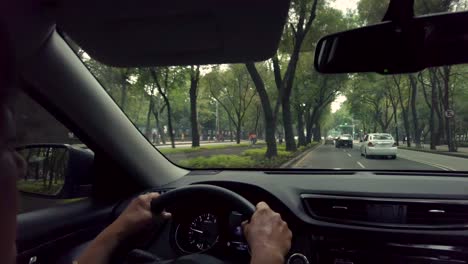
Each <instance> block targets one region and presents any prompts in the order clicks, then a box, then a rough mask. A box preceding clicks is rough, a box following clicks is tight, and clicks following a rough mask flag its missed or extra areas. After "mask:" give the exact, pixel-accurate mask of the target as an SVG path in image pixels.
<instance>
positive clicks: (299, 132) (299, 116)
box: [296, 109, 307, 147]
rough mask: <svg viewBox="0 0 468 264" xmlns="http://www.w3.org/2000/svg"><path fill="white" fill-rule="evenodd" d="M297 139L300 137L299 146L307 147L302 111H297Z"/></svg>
mask: <svg viewBox="0 0 468 264" xmlns="http://www.w3.org/2000/svg"><path fill="white" fill-rule="evenodd" d="M296 112H297V137H298V142H297V146H298V147H300V146H306V145H307V143H306V138H305V135H304V117H303V112H302V111H301V110H300V109H297V111H296Z"/></svg>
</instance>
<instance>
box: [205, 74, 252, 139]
mask: <svg viewBox="0 0 468 264" xmlns="http://www.w3.org/2000/svg"><path fill="white" fill-rule="evenodd" d="M214 73H215V74H216V73H217V72H214ZM209 87H210V92H211V95H212V96H213V98H214V99H215V100H216V101H217V102H218V103H219V104H220V105H221V106H222V108H223V109H224V110H225V111H226V113H227V115H228V117H229V119H230V120H231V122H232V123H233V124H234V126H235V128H236V143H237V144H240V140H241V131H242V126H243V122H244V120H245V115H246V113H247V110H248V109H249V107H250V105H251V104H252V102H253V99H254V97H255V94H256V93H255V90H254V89H253V88H252V86H251V83H250V78H249V76H248V72H247V71H246V70H245V68H243V67H242V66H240V65H231V66H230V67H229V70H227V71H226V72H224V74H223V78H222V79H221V78H220V79H212V81H211V82H210V85H209ZM217 132H219V131H217Z"/></svg>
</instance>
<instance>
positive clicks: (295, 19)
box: [272, 0, 318, 151]
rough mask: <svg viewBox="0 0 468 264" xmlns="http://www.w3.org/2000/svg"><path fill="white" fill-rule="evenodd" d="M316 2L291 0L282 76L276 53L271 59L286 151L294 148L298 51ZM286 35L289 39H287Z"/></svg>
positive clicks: (312, 18)
mask: <svg viewBox="0 0 468 264" xmlns="http://www.w3.org/2000/svg"><path fill="white" fill-rule="evenodd" d="M317 4H318V0H313V1H312V3H310V2H308V1H306V0H295V1H292V3H291V11H290V15H289V19H288V24H287V25H286V27H285V30H286V32H285V35H286V36H287V37H286V39H285V41H286V42H292V51H291V53H290V54H288V58H289V59H283V60H284V61H288V62H287V67H286V71H285V72H284V75H283V76H282V75H281V64H280V62H279V59H278V55H276V56H274V57H273V59H272V62H273V69H274V76H275V83H276V87H277V89H278V91H279V95H280V96H279V97H280V99H281V106H282V114H283V126H284V137H285V142H286V150H287V151H295V150H296V143H295V141H294V132H293V121H292V114H291V104H290V98H291V93H292V88H293V84H294V77H295V73H296V69H297V64H298V61H299V53H300V52H301V48H302V44H303V42H304V40H305V38H306V35H307V33H309V31H310V29H311V27H312V23H313V22H314V20H315V17H316V11H317ZM288 37H289V38H290V39H288Z"/></svg>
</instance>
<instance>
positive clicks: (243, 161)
mask: <svg viewBox="0 0 468 264" xmlns="http://www.w3.org/2000/svg"><path fill="white" fill-rule="evenodd" d="M317 144H318V143H317V142H312V143H311V144H309V145H307V146H303V147H300V148H298V151H297V152H289V151H286V150H285V149H286V146H285V145H284V144H283V145H278V156H276V157H274V158H272V159H267V158H266V157H265V153H266V147H262V148H252V149H248V150H245V151H243V152H242V154H241V155H213V156H210V157H197V158H192V159H186V160H182V161H181V162H179V163H178V164H179V165H180V166H183V167H188V168H195V169H205V168H232V169H238V168H278V167H279V166H281V165H282V164H284V163H285V162H287V161H288V160H290V159H291V158H292V157H294V156H295V155H296V154H298V153H300V152H303V151H305V150H307V149H308V148H310V147H312V146H315V145H317Z"/></svg>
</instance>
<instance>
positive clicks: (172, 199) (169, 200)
mask: <svg viewBox="0 0 468 264" xmlns="http://www.w3.org/2000/svg"><path fill="white" fill-rule="evenodd" d="M199 197H205V198H209V199H210V200H211V201H216V203H220V204H222V205H228V206H230V207H231V208H233V209H234V210H236V211H237V212H239V213H240V214H242V220H247V221H248V220H250V218H251V217H252V215H253V213H254V212H255V206H254V205H253V204H252V203H251V202H249V201H248V200H247V199H245V198H244V197H242V196H240V195H239V194H237V193H235V192H233V191H230V190H228V189H225V188H222V187H218V186H214V185H208V184H196V185H190V186H185V187H180V188H177V189H175V190H172V191H169V192H167V193H164V194H163V195H161V196H159V197H158V198H157V199H154V200H153V201H151V211H152V212H153V213H154V214H160V213H161V212H162V211H163V210H164V208H167V207H169V206H171V205H177V204H178V203H187V201H190V200H194V199H195V198H199ZM138 254H144V252H139V253H137V255H138ZM137 257H145V256H137ZM187 260H189V262H187ZM183 261H184V262H183V263H206V264H210V263H213V264H215V263H224V262H223V261H221V260H218V259H215V258H213V257H211V256H207V255H200V254H195V255H193V256H191V255H187V256H184V257H183ZM127 263H131V262H127ZM135 263H137V262H135ZM138 263H146V262H138ZM147 263H151V262H147ZM154 263H177V261H168V262H165V261H161V262H159V261H158V262H156V261H155V262H154Z"/></svg>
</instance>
